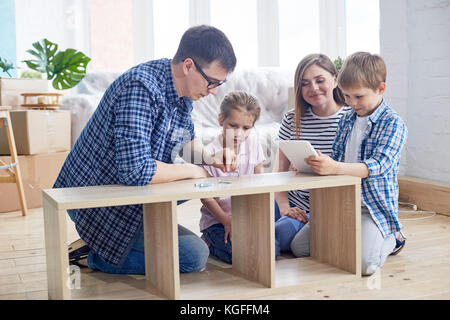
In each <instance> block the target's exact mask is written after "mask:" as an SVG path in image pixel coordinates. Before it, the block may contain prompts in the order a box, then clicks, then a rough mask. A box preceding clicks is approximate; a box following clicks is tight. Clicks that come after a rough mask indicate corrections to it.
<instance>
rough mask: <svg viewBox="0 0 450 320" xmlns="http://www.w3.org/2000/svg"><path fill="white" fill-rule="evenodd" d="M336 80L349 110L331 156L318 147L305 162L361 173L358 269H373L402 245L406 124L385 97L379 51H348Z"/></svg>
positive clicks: (325, 170)
mask: <svg viewBox="0 0 450 320" xmlns="http://www.w3.org/2000/svg"><path fill="white" fill-rule="evenodd" d="M337 80H338V85H339V87H340V88H341V90H342V92H343V93H344V97H345V100H346V103H347V104H348V105H349V106H350V107H352V109H353V110H352V111H349V112H348V113H347V114H346V115H344V116H343V117H342V118H341V120H340V122H339V126H338V130H337V135H336V140H335V142H334V144H333V153H332V155H331V157H329V156H327V155H324V154H322V153H321V152H320V151H318V154H319V155H318V156H317V157H309V158H308V159H307V162H308V164H309V165H310V166H311V167H312V169H313V170H314V171H315V172H316V173H318V174H322V175H328V174H343V175H352V176H357V177H361V178H362V180H361V187H362V188H361V192H362V195H361V205H362V208H361V225H362V229H361V235H362V239H361V240H362V272H363V275H371V274H373V273H375V272H376V271H377V270H378V268H379V267H381V266H382V265H383V263H384V261H385V260H386V258H387V256H388V255H390V254H397V253H398V252H399V251H400V250H401V249H402V248H403V247H404V245H405V240H406V238H405V237H404V235H403V234H402V232H401V231H400V230H401V228H402V225H401V223H400V221H399V218H398V182H397V174H398V166H399V161H400V154H401V150H402V147H403V145H404V144H405V141H406V136H407V129H406V126H405V124H404V123H403V121H402V119H401V118H400V116H399V115H398V113H396V112H395V111H394V110H392V109H391V108H390V107H389V106H388V105H387V104H386V103H385V101H384V100H383V93H384V91H385V90H386V65H385V63H384V60H383V59H382V58H381V57H380V56H378V55H372V54H370V53H367V52H356V53H354V54H352V55H351V56H349V57H348V58H347V59H346V60H345V62H344V65H343V66H342V69H341V71H340V73H339V76H338V79H337ZM396 235H397V236H396Z"/></svg>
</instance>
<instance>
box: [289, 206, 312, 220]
mask: <svg viewBox="0 0 450 320" xmlns="http://www.w3.org/2000/svg"><path fill="white" fill-rule="evenodd" d="M284 215H285V216H288V217H290V218H293V219H297V220H298V221H300V222H303V223H307V222H308V216H307V215H306V211H305V210H302V209H300V208H298V207H293V208H289V209H288V211H287V212H286V213H285V214H284Z"/></svg>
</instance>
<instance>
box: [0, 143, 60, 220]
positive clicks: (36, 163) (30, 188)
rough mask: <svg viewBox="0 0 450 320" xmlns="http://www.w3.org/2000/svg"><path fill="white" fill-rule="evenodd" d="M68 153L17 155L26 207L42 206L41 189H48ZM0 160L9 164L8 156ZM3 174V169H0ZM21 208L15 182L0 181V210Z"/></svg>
mask: <svg viewBox="0 0 450 320" xmlns="http://www.w3.org/2000/svg"><path fill="white" fill-rule="evenodd" d="M68 154H69V152H68V151H66V152H56V153H45V154H38V155H31V156H19V168H20V173H21V175H22V182H23V187H24V191H25V198H26V200H27V208H28V209H32V208H40V207H42V189H50V188H52V187H53V184H54V183H55V181H56V178H57V177H58V174H59V172H60V170H61V168H62V165H63V164H64V161H65V160H66V158H67V155H68ZM0 160H2V161H3V162H5V163H7V164H10V163H11V157H10V156H2V157H0ZM0 174H1V175H4V174H5V173H4V170H0ZM19 210H22V208H21V207H20V202H19V193H18V191H17V186H16V184H15V183H0V212H10V211H19Z"/></svg>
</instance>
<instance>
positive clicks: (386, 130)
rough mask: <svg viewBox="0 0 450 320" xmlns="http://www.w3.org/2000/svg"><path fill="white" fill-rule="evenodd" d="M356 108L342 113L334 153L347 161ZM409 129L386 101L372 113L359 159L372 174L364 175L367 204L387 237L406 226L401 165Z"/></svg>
mask: <svg viewBox="0 0 450 320" xmlns="http://www.w3.org/2000/svg"><path fill="white" fill-rule="evenodd" d="M356 116H357V114H356V112H355V111H353V110H352V111H349V112H348V113H347V114H345V115H344V116H342V118H341V120H340V122H339V126H338V130H337V133H336V140H335V141H334V144H333V153H332V155H331V157H332V158H333V159H334V160H336V161H341V162H343V161H345V159H344V158H345V146H346V144H347V142H348V139H349V138H350V133H351V132H352V129H353V125H354V123H355V120H356ZM406 136H407V129H406V125H405V124H404V122H403V120H402V119H401V118H400V116H399V114H398V113H397V112H395V111H394V110H392V109H391V108H390V107H389V106H388V105H386V104H385V102H384V100H383V102H382V103H381V104H380V106H379V107H378V108H377V109H376V110H375V111H374V112H373V113H372V114H371V115H370V116H369V117H368V120H367V128H366V131H365V133H364V136H363V139H362V142H361V148H360V150H359V153H358V161H359V162H364V163H365V164H366V165H367V168H368V169H369V176H368V177H367V178H364V179H362V181H361V191H362V199H361V200H362V201H361V202H362V203H363V204H365V205H366V206H367V208H368V209H369V211H370V214H371V215H372V218H373V219H374V221H375V223H376V224H377V226H378V228H379V229H380V231H381V233H382V234H383V236H384V237H386V236H387V235H389V234H391V233H394V232H397V231H399V230H400V229H401V228H402V225H401V223H400V221H399V219H398V181H397V174H398V167H399V163H400V154H401V150H402V147H403V145H404V144H405V142H406Z"/></svg>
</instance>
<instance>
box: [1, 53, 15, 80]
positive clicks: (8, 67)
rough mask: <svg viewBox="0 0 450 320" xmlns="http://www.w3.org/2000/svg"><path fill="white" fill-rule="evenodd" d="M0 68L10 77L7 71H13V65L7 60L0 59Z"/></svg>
mask: <svg viewBox="0 0 450 320" xmlns="http://www.w3.org/2000/svg"><path fill="white" fill-rule="evenodd" d="M0 68H1V69H2V71H3V72H6V73H7V74H8V75H9V76H10V77H11V74H10V73H9V72H8V71H9V70H11V69H14V65H13V63H12V62H11V61H9V60H8V59H6V58H2V57H0Z"/></svg>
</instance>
